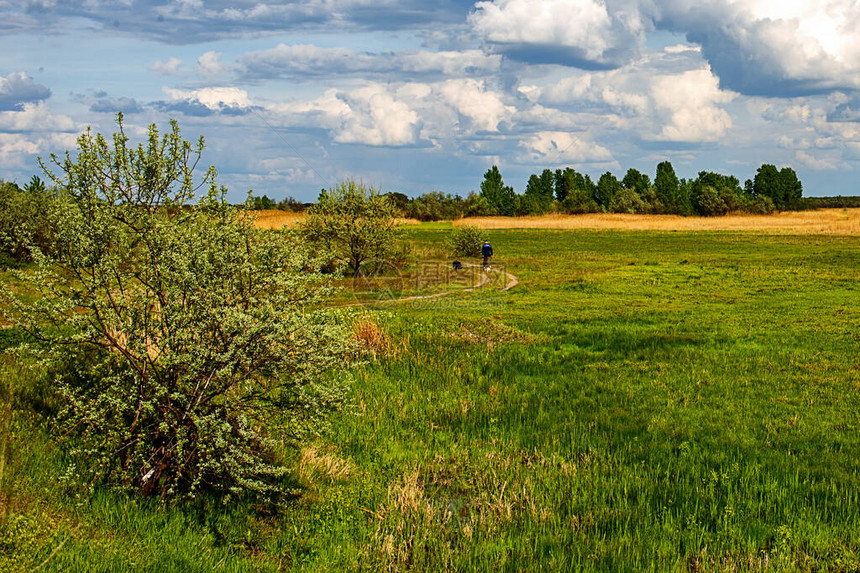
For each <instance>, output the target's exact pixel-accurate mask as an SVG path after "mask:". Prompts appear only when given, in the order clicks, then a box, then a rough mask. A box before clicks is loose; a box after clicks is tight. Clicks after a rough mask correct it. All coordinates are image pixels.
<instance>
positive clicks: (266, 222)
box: [250, 209, 304, 231]
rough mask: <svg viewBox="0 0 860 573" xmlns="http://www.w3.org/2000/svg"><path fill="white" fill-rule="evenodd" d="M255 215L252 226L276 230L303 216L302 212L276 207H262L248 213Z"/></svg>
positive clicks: (293, 222) (291, 223) (292, 223)
mask: <svg viewBox="0 0 860 573" xmlns="http://www.w3.org/2000/svg"><path fill="white" fill-rule="evenodd" d="M250 214H251V215H252V216H255V217H256V218H255V219H254V226H255V227H257V228H258V229H265V230H267V231H276V230H278V229H281V228H283V227H292V226H293V225H295V224H296V222H297V221H301V220H302V219H303V218H304V213H293V212H292V211H280V210H278V209H262V210H260V211H252V212H251V213H250Z"/></svg>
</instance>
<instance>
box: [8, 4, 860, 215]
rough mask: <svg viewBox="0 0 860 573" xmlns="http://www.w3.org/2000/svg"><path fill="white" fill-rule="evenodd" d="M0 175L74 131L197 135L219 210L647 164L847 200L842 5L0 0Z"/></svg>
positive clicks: (856, 128) (857, 115) (464, 187)
mask: <svg viewBox="0 0 860 573" xmlns="http://www.w3.org/2000/svg"><path fill="white" fill-rule="evenodd" d="M0 50H2V54H3V59H2V66H0V177H2V178H3V179H5V180H17V181H18V182H19V183H23V182H25V181H26V180H28V179H29V178H30V176H31V175H33V174H36V173H38V172H39V170H38V166H37V164H36V156H38V155H41V156H43V157H44V156H47V155H48V154H49V153H51V152H52V151H53V152H61V151H63V150H66V149H72V148H74V142H75V138H76V136H77V135H78V134H80V132H81V131H83V130H84V129H86V127H87V126H92V127H93V128H94V129H95V130H97V131H101V132H102V133H111V132H112V131H113V129H114V124H113V122H114V115H115V113H116V111H118V110H122V111H123V112H124V113H125V115H126V125H127V128H129V131H130V132H131V133H132V135H135V134H138V135H139V134H142V133H143V132H144V130H145V128H146V126H147V125H149V124H150V123H153V122H154V123H156V124H158V125H159V126H166V125H167V122H168V120H169V119H170V118H174V119H176V120H178V121H179V124H180V126H181V128H182V130H183V133H184V135H185V136H186V137H187V138H188V139H192V140H193V139H196V138H197V137H198V136H199V135H201V134H202V135H204V136H205V138H206V142H207V151H206V153H205V156H204V161H205V163H207V164H213V165H215V166H216V167H217V169H218V172H219V180H220V181H221V182H222V183H223V184H225V185H227V186H228V187H229V189H230V198H231V199H233V200H236V201H238V200H241V199H242V198H243V197H244V196H245V194H246V193H247V191H248V189H254V190H255V192H256V193H257V194H260V195H261V194H263V193H265V194H268V195H269V196H270V197H273V198H277V199H280V198H283V197H285V196H287V195H291V196H293V197H295V198H297V199H300V200H313V199H314V198H315V197H316V195H317V194H318V192H319V190H320V189H321V188H323V187H330V186H331V185H334V184H335V183H337V182H338V181H341V180H343V179H346V178H352V179H358V180H362V181H364V182H366V183H368V184H372V185H374V186H377V187H379V188H381V189H382V190H384V191H401V192H404V193H407V194H409V195H418V194H421V193H425V192H428V191H433V190H439V191H444V192H447V193H459V194H463V195H465V194H466V193H468V192H469V191H471V190H477V189H478V188H479V185H480V182H481V180H482V177H483V173H484V172H485V171H486V170H487V169H488V168H489V167H490V166H492V165H493V164H497V165H499V167H500V168H501V170H502V174H503V175H504V178H505V181H506V183H508V184H510V185H513V186H514V188H515V189H517V191H518V192H522V191H523V189H524V187H525V182H526V180H527V179H528V177H529V175H530V174H531V173H539V172H540V171H542V170H543V169H545V168H551V169H556V168H559V167H566V166H572V167H574V168H576V169H577V170H579V171H584V172H586V173H589V174H591V175H592V177H594V178H595V179H596V178H597V177H598V176H599V175H600V174H601V173H603V172H605V171H611V172H613V173H615V174H616V175H618V176H619V177H621V176H623V174H624V172H625V171H626V169H627V168H629V167H634V168H637V169H639V170H640V171H643V172H646V173H648V174H650V175H651V176H652V177H653V174H654V169H655V167H656V165H657V163H659V162H660V161H664V160H669V161H671V162H672V163H673V165H674V166H675V170H676V172H677V173H678V174H679V176H682V177H694V176H695V174H696V173H697V172H698V171H700V170H713V171H719V172H722V173H727V174H734V175H736V176H737V177H738V178H739V179H741V181H743V180H744V179H747V178H750V177H752V176H753V175H754V173H755V170H756V168H757V167H758V166H759V165H761V164H762V163H773V164H776V165H777V166H791V167H793V168H794V169H795V170H796V171H797V172H798V174H799V175H800V177H801V179H802V181H803V183H804V189H805V194H806V195H836V194H842V195H855V194H860V189H858V187H857V185H856V184H855V180H856V178H857V176H858V175H859V174H860V169H858V168H860V9H858V8H857V3H856V0H823V1H812V0H714V1H711V2H704V3H691V2H687V1H684V2H681V1H680V0H543V1H538V0H492V1H481V2H466V1H458V0H442V1H437V2H426V1H417V0H309V1H305V2H265V1H255V0H251V1H242V0H239V1H232V2H226V1H220V0H219V1H212V2H209V1H203V0H174V1H169V2H166V1H164V0H150V1H139V0H120V1H116V0H114V1H111V2H107V1H102V0H66V1H63V0H30V1H23V2H8V1H3V0H0Z"/></svg>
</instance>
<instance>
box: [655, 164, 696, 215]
mask: <svg viewBox="0 0 860 573" xmlns="http://www.w3.org/2000/svg"><path fill="white" fill-rule="evenodd" d="M681 191H682V187H681V185H680V182H679V181H678V176H677V175H675V168H674V167H672V163H670V162H669V161H662V162H660V163H659V164H657V173H656V174H655V176H654V194H655V195H656V197H657V200H658V201H659V202H660V204H661V206H662V210H663V212H664V213H673V214H678V215H689V214H691V211H692V207H691V205H690V198H689V195H688V194H686V193H682V192H681Z"/></svg>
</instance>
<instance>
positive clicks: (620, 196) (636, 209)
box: [609, 187, 647, 214]
mask: <svg viewBox="0 0 860 573" xmlns="http://www.w3.org/2000/svg"><path fill="white" fill-rule="evenodd" d="M646 210H647V207H646V205H645V202H644V201H642V198H641V197H639V193H637V192H636V191H634V190H633V189H628V188H626V187H623V188H622V189H621V190H620V191H618V192H617V193H616V194H615V195H614V196H613V197H612V199H611V200H610V201H609V211H610V212H612V213H630V214H633V213H645V212H646Z"/></svg>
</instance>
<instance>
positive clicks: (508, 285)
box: [387, 263, 520, 302]
mask: <svg viewBox="0 0 860 573" xmlns="http://www.w3.org/2000/svg"><path fill="white" fill-rule="evenodd" d="M463 267H472V268H477V267H478V265H477V264H474V263H463ZM500 272H501V273H503V274H504V275H505V277H506V280H505V286H504V288H501V289H499V292H506V291H509V290H511V289H512V288H514V287H515V286H517V285H518V284H520V281H519V279H518V278H517V277H516V276H515V275H513V274H511V273H509V272H507V271H496V270H493V269H492V267H491V268H490V270H489V271H484V272H483V273H482V274H481V278H480V280H479V281H478V283H477V284H476V285H475V286H472V287H469V288H466V289H463V290H461V291H452V290H449V291H445V292H439V293H435V294H425V295H416V296H406V297H403V298H395V299H391V300H389V301H387V302H407V301H410V300H427V299H432V298H440V297H443V296H448V295H451V294H455V293H456V292H475V291H477V290H480V289H482V288H484V287H486V286H487V284H488V283H489V282H490V274H491V273H500Z"/></svg>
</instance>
